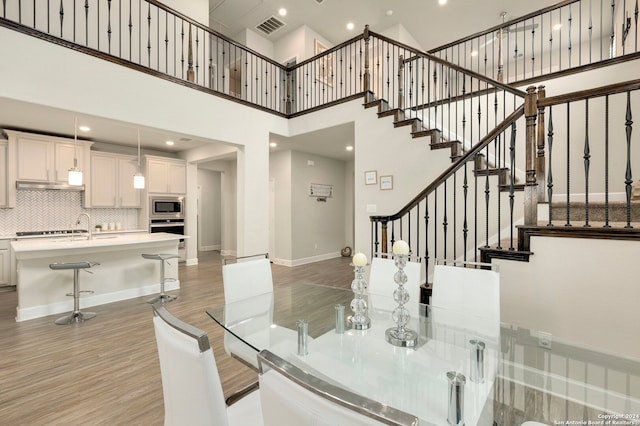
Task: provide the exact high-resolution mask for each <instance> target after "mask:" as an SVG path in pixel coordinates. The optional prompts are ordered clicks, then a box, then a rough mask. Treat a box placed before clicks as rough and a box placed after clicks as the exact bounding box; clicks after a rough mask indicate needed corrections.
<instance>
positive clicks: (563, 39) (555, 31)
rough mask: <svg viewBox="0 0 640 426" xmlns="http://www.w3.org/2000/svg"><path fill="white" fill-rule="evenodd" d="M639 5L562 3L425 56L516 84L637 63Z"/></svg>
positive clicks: (634, 1) (613, 0)
mask: <svg viewBox="0 0 640 426" xmlns="http://www.w3.org/2000/svg"><path fill="white" fill-rule="evenodd" d="M638 7H639V6H638V0H565V1H561V2H559V3H558V4H556V5H553V6H550V7H547V8H545V9H542V10H539V11H536V12H533V13H530V14H527V15H525V16H522V17H519V18H517V19H513V20H511V21H509V22H505V23H503V24H500V25H497V26H495V27H493V28H490V29H488V30H486V31H482V32H480V33H477V34H474V35H471V36H468V37H465V38H463V39H460V40H457V41H454V42H452V43H449V44H446V45H444V46H441V47H438V48H436V49H432V50H430V51H429V53H432V54H433V55H436V56H438V57H439V58H441V59H444V60H446V61H449V62H453V63H455V64H457V65H459V66H462V67H463V68H466V69H469V70H473V71H475V72H477V73H479V74H482V75H485V76H487V77H491V78H494V79H496V80H498V81H501V82H505V83H509V84H514V83H521V84H526V82H532V81H536V80H539V79H540V78H541V77H543V76H548V75H550V74H553V73H563V72H570V71H571V70H573V71H574V72H576V71H580V70H583V69H585V68H589V67H591V66H594V65H596V64H599V63H607V64H608V63H611V62H616V61H620V60H625V59H632V58H636V57H638V55H639V54H640V51H639V50H638V37H639V36H640V29H639V27H638V18H639V9H638Z"/></svg>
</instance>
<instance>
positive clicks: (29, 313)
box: [16, 280, 180, 322]
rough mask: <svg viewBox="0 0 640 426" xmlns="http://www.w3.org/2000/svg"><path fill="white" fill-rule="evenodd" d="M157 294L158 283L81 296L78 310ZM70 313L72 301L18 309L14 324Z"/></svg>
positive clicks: (174, 285) (173, 284)
mask: <svg viewBox="0 0 640 426" xmlns="http://www.w3.org/2000/svg"><path fill="white" fill-rule="evenodd" d="M164 289H165V291H171V290H179V289H180V280H176V281H167V282H165V284H164ZM157 293H160V284H159V283H158V284H152V285H147V286H144V287H138V288H130V289H127V290H121V291H114V292H112V293H106V294H97V295H93V296H83V297H81V298H80V308H81V309H80V310H87V308H90V307H92V306H98V305H105V304H107V303H113V302H119V301H121V300H127V299H134V298H136V297H141V296H147V295H150V294H157ZM72 311H73V300H69V301H65V302H57V303H51V304H49V305H40V306H33V307H29V308H24V309H20V308H19V307H18V308H16V322H20V321H26V320H30V319H35V318H40V317H46V316H48V315H54V314H62V313H69V312H72Z"/></svg>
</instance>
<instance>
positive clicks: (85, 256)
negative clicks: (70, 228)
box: [11, 233, 185, 321]
mask: <svg viewBox="0 0 640 426" xmlns="http://www.w3.org/2000/svg"><path fill="white" fill-rule="evenodd" d="M182 238H185V237H184V236H182V235H176V234H169V233H152V234H149V233H132V234H116V235H109V234H106V235H100V234H98V235H95V236H94V237H93V238H92V239H87V238H82V239H80V238H78V236H75V237H73V238H71V237H68V236H65V237H60V238H51V239H37V240H19V241H13V242H12V243H11V248H12V249H13V252H14V253H15V258H16V263H17V286H16V290H17V292H18V306H17V312H16V321H24V320H28V319H32V318H38V317H43V316H47V315H53V314H59V313H64V312H69V311H71V310H73V298H72V297H68V296H66V294H67V293H70V292H72V291H73V271H70V270H56V271H54V270H51V269H50V268H49V265H50V264H51V263H57V262H80V261H88V262H92V263H96V262H97V263H99V265H96V266H94V267H93V268H91V269H88V270H86V272H90V273H85V272H83V271H80V290H81V291H93V293H84V294H83V295H82V297H81V299H80V307H81V309H84V308H87V307H89V306H96V305H103V304H106V303H111V302H116V301H118V300H124V299H131V298H134V297H140V296H145V295H149V294H155V293H158V292H159V291H160V265H159V262H157V261H150V260H146V259H143V258H142V254H143V253H171V254H176V255H177V254H178V243H179V242H180V239H182ZM165 275H166V277H167V278H175V281H168V282H167V283H166V284H165V290H167V291H170V290H176V289H178V288H180V281H179V280H178V261H177V259H175V260H173V261H170V262H168V263H167V264H166V267H165ZM141 303H144V302H142V301H141Z"/></svg>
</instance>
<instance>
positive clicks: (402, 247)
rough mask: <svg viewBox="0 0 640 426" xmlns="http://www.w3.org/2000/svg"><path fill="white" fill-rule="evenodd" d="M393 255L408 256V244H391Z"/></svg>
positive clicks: (400, 241) (402, 242) (400, 242)
mask: <svg viewBox="0 0 640 426" xmlns="http://www.w3.org/2000/svg"><path fill="white" fill-rule="evenodd" d="M393 254H409V244H407V243H406V242H404V241H402V240H398V241H396V242H395V243H393Z"/></svg>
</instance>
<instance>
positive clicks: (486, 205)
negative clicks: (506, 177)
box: [484, 145, 491, 247]
mask: <svg viewBox="0 0 640 426" xmlns="http://www.w3.org/2000/svg"><path fill="white" fill-rule="evenodd" d="M486 152H487V155H486V157H485V173H486V175H485V178H484V209H485V216H484V230H485V243H484V246H485V247H489V205H490V203H489V198H490V197H489V195H490V193H491V191H490V189H489V145H487V146H486Z"/></svg>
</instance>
